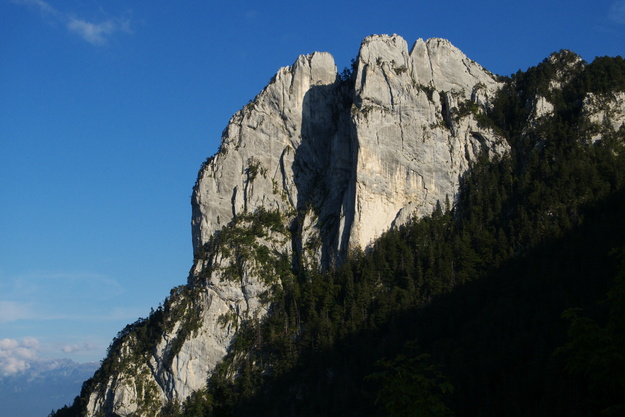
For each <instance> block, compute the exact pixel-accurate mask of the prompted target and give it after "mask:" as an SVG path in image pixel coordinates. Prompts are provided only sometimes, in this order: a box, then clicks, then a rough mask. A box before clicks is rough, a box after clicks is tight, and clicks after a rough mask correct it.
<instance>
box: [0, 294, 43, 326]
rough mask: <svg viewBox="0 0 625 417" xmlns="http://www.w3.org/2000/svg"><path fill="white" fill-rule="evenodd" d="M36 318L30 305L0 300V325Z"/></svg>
mask: <svg viewBox="0 0 625 417" xmlns="http://www.w3.org/2000/svg"><path fill="white" fill-rule="evenodd" d="M36 316H37V314H36V313H35V312H34V311H33V308H32V304H31V303H23V302H18V301H8V300H0V323H10V322H14V321H18V320H27V319H32V318H35V317H36Z"/></svg>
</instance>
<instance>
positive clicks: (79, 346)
mask: <svg viewBox="0 0 625 417" xmlns="http://www.w3.org/2000/svg"><path fill="white" fill-rule="evenodd" d="M96 349H97V346H96V345H94V344H93V343H89V342H84V343H74V344H68V345H63V346H61V351H62V352H64V353H78V352H91V351H93V350H96Z"/></svg>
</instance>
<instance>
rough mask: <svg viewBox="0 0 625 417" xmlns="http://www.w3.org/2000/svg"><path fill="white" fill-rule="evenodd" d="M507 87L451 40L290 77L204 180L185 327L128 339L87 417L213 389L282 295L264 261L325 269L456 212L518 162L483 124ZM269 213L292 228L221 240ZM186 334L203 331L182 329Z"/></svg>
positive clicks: (232, 131) (266, 94)
mask: <svg viewBox="0 0 625 417" xmlns="http://www.w3.org/2000/svg"><path fill="white" fill-rule="evenodd" d="M499 87H500V84H499V82H498V81H497V79H496V77H495V76H493V75H492V74H491V73H489V72H488V71H486V70H485V69H483V68H482V67H481V66H479V65H478V64H477V63H475V62H473V61H471V60H470V59H468V58H467V57H466V56H465V55H464V54H463V53H462V52H460V51H459V50H458V49H456V48H455V47H453V46H452V45H451V44H450V43H449V42H448V41H446V40H442V39H431V40H428V41H427V42H425V41H423V40H418V41H417V42H416V43H415V45H414V46H413V47H412V49H411V50H410V51H409V50H408V47H407V44H406V42H405V41H404V40H403V39H402V38H401V37H399V36H397V35H393V36H386V35H384V36H371V37H368V38H366V39H365V40H364V41H363V43H362V45H361V49H360V52H359V55H358V58H357V62H356V67H355V73H354V74H353V75H352V78H351V79H349V80H341V79H340V77H339V76H338V74H337V70H336V66H335V64H334V60H333V58H332V56H330V55H329V54H327V53H318V52H316V53H313V54H311V55H307V56H301V57H299V58H298V59H297V61H296V62H295V63H294V64H293V65H292V66H290V67H285V68H281V69H280V70H279V71H278V73H277V74H276V76H275V77H274V78H273V79H272V81H271V82H270V84H269V85H268V86H267V87H265V89H263V90H262V91H261V92H260V93H259V94H258V95H257V96H256V98H255V99H254V100H253V101H251V102H250V103H249V104H247V105H246V106H245V107H244V108H243V109H241V110H240V111H239V112H237V113H236V114H235V115H234V116H233V117H232V118H231V120H230V122H229V124H228V126H227V127H226V129H225V130H224V132H223V136H222V143H221V147H220V149H219V152H218V153H217V154H216V155H215V156H213V157H211V158H209V159H208V160H207V161H206V163H205V164H204V165H203V167H202V168H201V170H200V172H199V175H198V180H197V182H196V184H195V187H194V190H193V196H192V232H193V248H194V253H195V258H196V261H195V264H194V266H193V269H192V272H191V274H190V277H189V283H188V287H187V288H188V291H189V293H188V294H187V295H185V296H184V297H179V298H177V299H176V300H177V301H172V306H173V307H172V311H173V310H176V309H177V310H176V311H179V312H180V315H181V317H183V318H181V319H180V320H179V321H176V322H175V323H173V325H172V327H171V329H170V330H169V331H167V332H165V333H164V334H162V336H161V337H160V339H159V341H158V342H157V343H156V345H155V346H154V348H153V349H151V350H150V351H149V353H145V354H143V356H141V357H137V356H138V355H137V347H136V341H135V340H134V339H133V338H132V337H130V336H129V337H127V338H126V339H125V340H124V343H123V346H122V348H121V354H120V359H119V362H120V367H119V369H120V370H119V371H118V372H116V373H113V374H111V375H109V376H108V377H107V378H106V379H105V380H104V381H103V382H99V383H98V384H97V385H96V387H95V388H94V389H93V390H92V392H91V395H90V397H89V404H88V410H89V414H88V415H90V416H91V415H99V414H100V413H103V414H105V415H112V414H113V413H114V414H116V415H119V416H127V415H130V414H133V413H134V414H133V415H146V416H147V415H154V414H155V413H156V412H157V411H158V409H159V408H160V407H162V405H163V404H165V403H166V402H167V401H178V402H181V401H183V400H184V399H185V398H186V397H187V396H188V395H190V394H191V393H192V392H193V391H195V390H198V389H201V388H203V387H204V386H205V384H206V380H207V377H208V376H209V375H210V373H211V372H212V371H213V369H214V368H215V366H216V364H217V363H218V362H219V361H220V360H221V359H222V358H223V357H224V356H225V355H226V353H227V350H228V347H229V346H230V344H231V342H232V340H233V337H234V335H235V334H236V330H237V328H238V326H240V325H241V323H243V322H244V321H245V320H248V319H261V318H262V317H264V316H265V315H266V314H267V311H268V305H267V304H266V298H265V297H264V295H265V294H266V293H267V292H268V291H271V288H272V285H280V282H279V280H278V281H276V278H275V277H276V275H277V271H274V270H271V266H267V265H265V264H263V263H262V262H261V261H260V260H259V259H257V258H255V256H254V253H255V252H254V251H257V250H259V248H261V247H267V248H269V251H268V252H269V253H272V254H283V255H284V256H287V257H293V256H298V257H299V258H300V259H302V261H303V263H304V264H305V265H307V266H308V267H311V268H326V267H328V266H329V265H332V264H334V263H337V262H340V261H341V260H342V259H343V258H344V256H345V255H346V253H347V252H348V251H349V250H350V249H353V248H365V247H366V246H367V245H370V244H371V243H372V242H373V241H374V240H375V239H376V238H377V237H379V236H380V235H381V234H382V233H383V232H385V231H386V230H388V229H389V228H391V227H396V226H399V225H401V224H404V223H406V222H407V221H409V220H411V219H412V218H414V217H415V216H417V217H419V216H423V215H426V214H429V213H431V212H432V211H433V210H434V209H435V207H436V205H437V204H441V205H444V204H445V202H446V201H447V200H448V201H449V202H450V203H453V201H454V197H455V195H456V193H457V191H458V182H459V177H460V176H461V175H462V174H463V173H464V172H466V170H467V169H468V168H469V166H470V164H471V162H472V161H473V160H475V158H476V157H477V155H478V154H479V153H480V152H488V153H489V155H492V156H495V155H502V154H504V153H506V152H507V151H508V146H507V144H506V142H505V141H504V140H503V139H502V138H501V137H499V136H498V135H497V134H496V133H495V132H494V131H492V130H490V129H488V128H486V127H483V126H481V125H480V124H479V123H478V121H477V117H476V116H477V114H479V112H481V111H484V109H485V108H487V107H488V106H489V105H490V101H491V99H492V97H493V95H494V94H495V92H496V91H497V89H498V88H499ZM259 209H262V210H265V211H266V212H271V213H279V215H280V216H281V222H282V224H283V228H282V229H275V228H271V227H269V226H266V230H265V232H264V233H263V234H262V235H261V234H259V235H254V238H253V239H252V240H251V241H250V240H248V241H246V243H245V245H243V243H241V244H240V245H239V244H238V243H233V242H235V241H234V240H232V239H231V240H230V241H228V240H223V241H222V240H220V239H221V237H223V236H226V235H224V233H231V236H234V235H232V234H233V233H234V234H236V233H238V232H237V231H240V232H241V233H243V234H245V233H246V230H247V231H249V230H248V229H246V228H249V227H250V225H251V220H249V219H248V220H246V219H247V218H246V216H252V215H253V213H256V212H258V210H259ZM241 219H242V220H241ZM233 221H235V222H237V223H236V225H234V223H231V222H233ZM228 224H231V226H230V227H229V228H227V229H224V227H225V226H226V225H228ZM233 225H234V226H233ZM235 226H236V227H235ZM224 230H225V231H224ZM237 245H239V246H237ZM241 245H243V246H241ZM237 251H240V252H237ZM243 253H245V254H247V256H245V257H244V256H241V254H243ZM268 268H269V269H268ZM185 297H186V298H185ZM172 299H173V298H172ZM170 314H172V317H173V313H170ZM172 320H173V319H172ZM189 323H193V324H194V325H193V326H192V329H193V330H192V331H188V330H184V329H185V328H187V327H188V326H189ZM122 365H123V366H122Z"/></svg>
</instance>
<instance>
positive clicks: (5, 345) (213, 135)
mask: <svg viewBox="0 0 625 417" xmlns="http://www.w3.org/2000/svg"><path fill="white" fill-rule="evenodd" d="M374 33H376V34H381V33H388V34H392V33H397V34H399V35H401V36H403V37H404V38H405V39H406V40H407V42H408V44H409V45H411V44H412V43H413V42H414V41H415V40H416V39H417V38H424V39H427V38H430V37H443V38H447V39H449V40H450V41H451V42H452V43H453V44H454V45H456V46H457V47H459V48H460V49H461V50H462V51H463V52H464V53H465V54H467V55H468V56H469V57H470V58H472V59H474V60H476V61H477V62H479V63H480V64H482V65H483V66H484V67H486V68H487V69H489V70H491V71H492V72H495V73H497V74H502V75H509V74H511V73H513V72H516V71H517V70H519V69H523V70H525V69H527V67H529V66H532V65H535V64H537V63H538V62H540V61H541V60H543V59H544V58H545V57H547V56H548V55H549V54H550V53H551V52H553V51H557V50H560V49H570V50H572V51H574V52H577V53H578V54H580V55H581V56H582V57H583V58H584V59H586V60H587V61H592V59H594V57H595V56H603V55H610V56H615V55H622V54H623V52H624V51H623V46H624V45H625V1H601V0H599V1H592V2H591V1H587V0H586V1H575V0H569V1H544V0H543V1H540V2H539V1H532V0H526V1H523V2H521V1H500V0H499V1H467V0H464V1H435V0H430V1H427V2H421V1H415V0H411V1H392V0H391V1H386V2H380V1H375V2H373V1H365V0H360V1H349V0H345V1H338V2H337V1H325V0H322V1H316V2H298V1H293V0H291V1H271V0H269V1H266V2H258V1H254V2H252V1H236V0H233V1H229V2H226V1H222V2H205V1H177V2H173V1H164V0H152V1H138V0H129V1H121V0H108V1H102V0H81V1H70V0H63V1H53V0H45V1H44V0H0V192H1V194H0V195H1V198H2V200H1V204H0V374H2V373H4V374H8V373H12V372H17V371H18V370H19V369H23V368H24V367H27V366H28V364H29V361H34V360H46V359H49V358H59V357H66V358H71V359H73V360H75V361H78V362H85V361H98V360H100V359H102V357H103V356H104V354H105V351H106V347H107V346H108V344H109V343H110V341H111V340H112V338H113V337H114V336H115V335H116V334H117V332H118V331H119V330H121V329H122V328H123V327H124V326H125V325H126V324H128V323H131V322H133V321H135V320H136V319H137V318H139V317H145V316H147V315H148V314H149V311H150V308H151V307H153V308H156V307H157V306H158V304H159V303H160V302H162V301H163V300H164V298H165V297H166V296H167V295H168V294H169V291H170V289H171V288H173V287H175V286H177V285H181V284H184V283H185V282H186V278H187V274H188V271H189V269H190V267H191V264H192V249H191V230H190V218H191V206H190V195H191V190H192V186H193V184H194V182H195V177H196V174H197V170H198V169H199V167H200V165H201V163H202V161H204V160H205V159H206V157H208V156H210V155H212V154H213V153H215V152H216V150H217V148H218V146H219V140H220V135H221V132H222V130H223V129H224V128H225V126H226V124H227V122H228V120H229V118H230V116H231V115H232V114H233V113H234V112H236V111H237V110H238V109H239V108H241V107H242V106H243V105H244V104H246V103H247V102H248V101H249V100H250V99H252V98H253V97H254V96H255V95H256V94H257V93H258V92H259V91H260V90H261V89H262V88H263V87H264V86H265V85H266V84H267V82H268V81H269V80H270V79H271V77H272V76H273V75H274V74H275V72H276V71H277V70H278V68H280V67H282V66H287V65H290V64H292V63H293V62H294V61H295V60H296V58H297V56H298V55H300V54H307V53H311V52H313V51H327V52H330V53H332V54H333V55H334V57H335V59H336V62H337V66H338V67H339V71H340V70H341V69H342V68H343V67H345V66H348V65H349V63H350V60H351V59H352V58H353V57H355V56H356V54H357V53H358V48H359V45H360V41H361V40H362V39H363V38H364V37H365V36H368V35H370V34H374Z"/></svg>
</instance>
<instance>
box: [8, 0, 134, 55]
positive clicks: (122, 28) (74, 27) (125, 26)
mask: <svg viewBox="0 0 625 417" xmlns="http://www.w3.org/2000/svg"><path fill="white" fill-rule="evenodd" d="M10 1H11V2H13V3H15V4H20V5H24V6H28V7H31V8H35V9H38V10H39V11H40V12H41V13H42V14H43V15H45V16H47V17H51V18H53V19H55V20H57V21H59V22H61V23H62V24H63V25H65V27H66V28H67V30H68V31H70V32H72V33H74V34H76V35H78V36H80V37H81V38H82V39H83V40H85V41H87V42H89V43H91V44H93V45H104V44H106V43H107V42H108V40H109V39H110V38H111V37H112V36H113V35H115V34H117V33H127V34H131V33H132V30H131V28H130V17H129V14H125V15H123V16H121V17H106V18H105V19H104V20H102V21H100V22H92V21H89V20H86V19H83V18H80V17H76V16H75V15H74V14H72V13H68V12H62V11H60V10H58V9H56V8H54V7H53V6H51V5H50V4H49V3H47V2H45V1H44V0H10Z"/></svg>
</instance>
